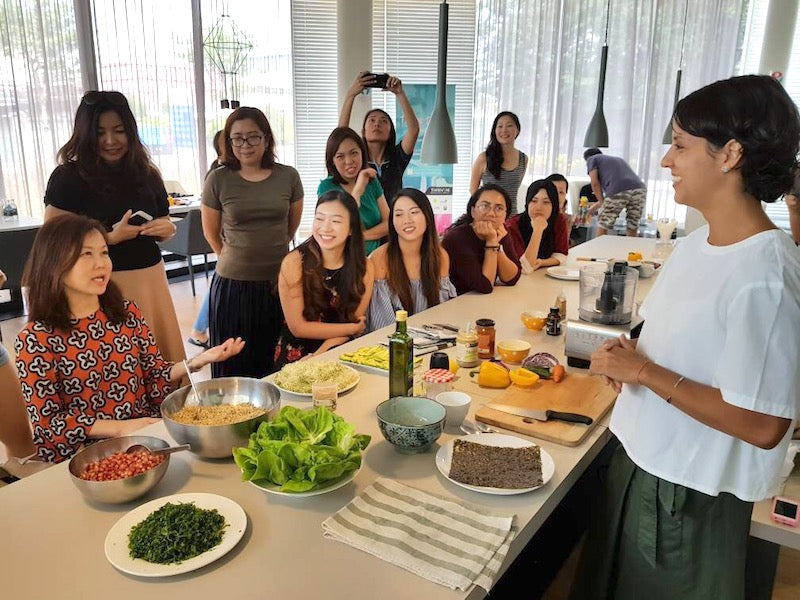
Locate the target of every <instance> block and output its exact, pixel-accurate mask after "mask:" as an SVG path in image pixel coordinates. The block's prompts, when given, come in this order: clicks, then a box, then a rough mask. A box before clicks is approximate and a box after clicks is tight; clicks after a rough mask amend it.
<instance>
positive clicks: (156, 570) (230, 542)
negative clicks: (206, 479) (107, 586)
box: [105, 494, 247, 577]
mask: <svg viewBox="0 0 800 600" xmlns="http://www.w3.org/2000/svg"><path fill="white" fill-rule="evenodd" d="M167 502H172V503H173V504H176V503H179V502H194V504H195V506H197V507H198V508H204V509H212V508H216V509H217V511H218V512H219V514H221V515H222V516H223V517H225V523H226V524H227V527H225V531H224V533H223V534H222V541H221V542H220V543H219V544H217V545H216V546H214V547H213V548H211V549H210V550H207V551H205V552H203V553H202V554H200V555H198V556H195V557H194V558H190V559H188V560H185V561H183V562H181V563H176V564H171V565H159V564H156V563H151V562H147V561H146V560H143V559H141V558H131V556H130V552H129V550H128V534H129V533H130V531H131V529H132V528H133V527H134V525H137V524H139V523H141V522H142V521H144V520H145V518H147V516H148V515H149V514H150V513H152V512H155V511H156V510H158V509H159V508H161V507H162V506H164V505H165V504H166V503H167ZM246 528H247V514H245V512H244V510H243V509H242V507H241V506H239V505H238V504H237V503H236V502H234V501H233V500H231V499H230V498H226V497H225V496H218V495H216V494H174V495H172V496H166V497H164V498H158V499H156V500H151V501H150V502H147V503H146V504H142V505H141V506H139V507H138V508H134V509H133V510H132V511H130V512H129V513H127V514H126V515H125V516H124V517H122V518H121V519H120V520H119V521H117V522H116V523H115V524H114V526H113V527H112V528H111V529H110V530H109V532H108V535H107V536H106V543H105V551H106V558H107V559H108V561H109V562H110V563H111V564H112V565H114V566H115V567H116V568H117V569H119V570H120V571H122V572H123V573H128V574H130V575H137V576H139V577H170V576H171V575H180V574H181V573H188V572H189V571H194V570H195V569H199V568H200V567H204V566H206V565H208V564H210V563H212V562H214V561H215V560H217V559H218V558H221V557H222V556H224V555H226V554H227V553H228V552H230V551H231V550H233V547H234V546H236V544H237V543H238V542H239V540H240V539H242V536H243V535H244V530H245V529H246Z"/></svg>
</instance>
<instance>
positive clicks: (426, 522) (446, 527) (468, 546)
mask: <svg viewBox="0 0 800 600" xmlns="http://www.w3.org/2000/svg"><path fill="white" fill-rule="evenodd" d="M322 529H323V535H324V537H326V538H328V539H332V540H336V541H339V542H343V543H345V544H348V545H350V546H353V547H354V548H358V549H359V550H363V551H364V552H369V553H370V554H372V555H374V556H377V557H378V558H381V559H383V560H386V561H389V562H390V563H393V564H395V565H397V566H399V567H402V568H404V569H406V570H408V571H411V572H412V573H416V574H417V575H420V576H422V577H425V578H426V579H430V580H431V581H435V582H436V583H439V584H441V585H445V586H447V587H449V588H451V589H459V590H466V589H467V588H469V587H470V586H471V585H472V584H475V585H478V586H480V587H482V588H484V589H485V590H487V591H488V590H489V589H490V588H491V587H492V584H493V582H494V579H495V577H496V576H497V572H498V570H499V569H500V565H501V564H502V562H503V560H504V559H505V557H506V554H507V553H508V547H509V546H510V545H511V541H512V540H513V539H514V536H515V535H516V533H517V527H516V526H515V524H514V515H511V516H500V515H492V514H486V510H485V509H483V508H481V507H477V506H471V505H468V504H465V503H462V502H458V501H454V500H451V499H448V498H444V497H441V496H436V495H434V494H430V493H428V492H423V491H421V490H417V489H415V488H412V487H408V486H406V485H403V484H402V483H398V482H396V481H393V480H391V479H386V478H380V479H378V480H377V481H376V482H375V483H373V484H372V485H371V486H369V487H368V488H367V489H366V490H364V492H363V493H362V494H361V495H360V496H358V497H357V498H354V499H353V500H352V501H351V502H350V503H349V504H347V506H345V507H344V508H342V509H341V510H340V511H339V512H337V513H336V514H335V515H333V516H332V517H329V518H328V519H326V520H325V521H323V523H322Z"/></svg>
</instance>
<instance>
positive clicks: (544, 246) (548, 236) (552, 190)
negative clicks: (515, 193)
mask: <svg viewBox="0 0 800 600" xmlns="http://www.w3.org/2000/svg"><path fill="white" fill-rule="evenodd" d="M539 190H544V191H545V192H547V197H548V198H549V199H550V204H551V205H552V206H553V210H552V211H551V213H550V216H549V217H548V218H547V229H545V230H544V233H542V241H541V242H540V244H539V253H538V254H537V255H536V256H537V258H550V256H552V254H553V248H554V247H555V239H556V236H555V228H556V219H557V218H558V215H559V213H560V210H559V208H558V190H557V189H556V186H555V185H554V184H553V182H552V181H548V180H547V179H537V180H536V181H534V182H533V183H532V184H530V185H529V186H528V192H527V193H526V194H525V210H523V211H522V212H521V213H519V232H520V233H521V234H522V241H523V242H524V243H525V246H526V247H527V246H528V243H529V242H530V241H531V236H532V235H533V225H532V224H531V216H530V215H529V214H528V205H529V204H530V203H531V200H533V197H534V196H535V195H536V194H537V193H538V192H539Z"/></svg>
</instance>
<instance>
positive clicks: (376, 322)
mask: <svg viewBox="0 0 800 600" xmlns="http://www.w3.org/2000/svg"><path fill="white" fill-rule="evenodd" d="M390 214H391V218H390V219H389V243H388V244H386V245H383V246H381V247H380V248H378V249H377V250H375V251H374V252H373V253H372V254H371V255H370V257H369V258H370V261H371V262H372V265H373V267H374V268H375V287H374V288H373V292H372V300H371V301H370V303H369V310H368V311H367V328H368V330H369V331H373V330H375V329H380V328H381V327H385V326H386V325H389V324H391V323H394V318H395V311H396V310H406V311H408V313H409V314H414V313H418V312H421V311H423V310H425V309H426V308H428V307H430V306H435V305H437V304H439V303H441V302H445V301H447V300H450V299H451V298H455V297H456V289H455V287H454V286H453V284H452V283H451V282H450V276H449V271H450V258H449V257H448V255H447V251H446V250H445V249H444V248H442V246H441V244H440V243H439V237H438V235H437V234H436V225H435V223H434V219H433V209H432V208H431V203H430V201H429V200H428V197H427V196H426V195H425V194H423V193H422V192H421V191H419V190H416V189H413V188H403V189H401V190H400V191H399V192H397V196H395V198H394V199H393V200H392V205H391V209H390Z"/></svg>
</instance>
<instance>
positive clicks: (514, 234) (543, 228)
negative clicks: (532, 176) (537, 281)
mask: <svg viewBox="0 0 800 600" xmlns="http://www.w3.org/2000/svg"><path fill="white" fill-rule="evenodd" d="M558 203H559V200H558V190H556V186H555V185H554V184H553V183H552V182H551V181H547V180H546V179H539V180H537V181H534V182H533V183H532V184H530V186H528V193H527V194H526V200H525V210H524V211H522V212H521V213H519V214H518V215H514V216H513V217H511V218H510V219H508V220H507V221H506V229H507V230H508V235H509V237H510V238H511V240H512V242H513V244H514V250H515V251H516V252H517V254H518V256H519V257H520V264H521V265H522V272H523V273H532V272H533V271H535V270H537V269H541V268H542V267H553V266H556V265H560V264H561V263H562V262H565V261H566V259H567V252H568V251H569V229H568V228H567V220H566V218H565V217H564V214H563V213H562V212H561V210H560V209H559V206H558Z"/></svg>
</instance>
